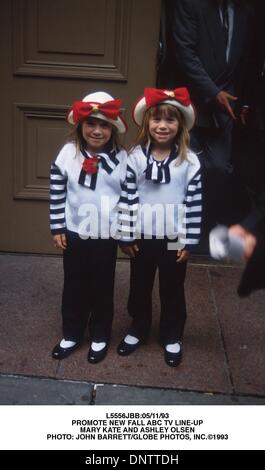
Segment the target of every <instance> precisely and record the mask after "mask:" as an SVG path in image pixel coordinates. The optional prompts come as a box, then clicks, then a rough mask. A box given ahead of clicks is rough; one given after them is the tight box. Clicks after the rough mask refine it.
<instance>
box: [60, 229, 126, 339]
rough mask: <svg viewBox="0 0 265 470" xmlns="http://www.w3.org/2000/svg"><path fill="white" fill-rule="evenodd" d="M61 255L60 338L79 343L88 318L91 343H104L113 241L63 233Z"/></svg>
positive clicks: (108, 322)
mask: <svg viewBox="0 0 265 470" xmlns="http://www.w3.org/2000/svg"><path fill="white" fill-rule="evenodd" d="M66 236H67V249H66V250H65V251H64V253H63V265H64V288H63V297H62V317H63V336H64V338H65V339H66V340H72V341H80V340H81V339H82V337H83V334H84V331H85V328H86V326H87V322H88V319H89V328H90V336H91V339H92V340H93V341H98V342H100V341H108V339H109V336H110V332H111V325H112V319H113V310H114V309H113V289H114V276H115V266H116V252H117V242H116V241H115V240H112V239H109V240H103V239H99V240H93V239H87V240H82V239H81V238H80V237H79V236H78V234H76V233H73V232H68V233H67V235H66Z"/></svg>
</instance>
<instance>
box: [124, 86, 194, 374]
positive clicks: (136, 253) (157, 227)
mask: <svg viewBox="0 0 265 470" xmlns="http://www.w3.org/2000/svg"><path fill="white" fill-rule="evenodd" d="M133 118H134V121H135V122H136V124H137V125H138V126H139V128H140V129H139V134H138V138H137V140H136V144H135V146H134V147H133V149H132V151H131V153H130V154H129V157H128V166H127V177H126V181H125V184H124V185H123V186H122V189H123V191H122V196H121V200H120V210H121V216H120V218H121V225H120V233H121V239H120V246H121V249H122V250H123V251H124V253H126V254H127V255H129V256H130V258H131V260H130V261H131V282H130V294H129V301H128V311H129V314H130V316H131V317H132V324H131V326H130V329H129V331H128V334H127V335H126V336H125V338H124V339H123V340H122V342H121V343H120V344H119V346H118V350H117V351H118V354H120V355H121V356H125V355H129V354H131V353H133V352H134V351H135V350H136V349H137V348H138V346H139V345H141V343H143V342H145V340H146V338H147V336H148V334H149V331H150V327H151V322H152V288H153V283H154V277H155V272H156V269H157V268H158V270H159V284H160V286H159V292H160V300H161V317H160V341H161V343H162V345H163V347H164V355H165V361H166V363H167V364H168V365H169V366H173V367H175V366H177V365H178V364H179V363H180V361H181V357H182V346H181V341H182V336H183V331H184V325H185V320H186V304H185V295H184V280H185V274H186V265H187V259H188V255H189V251H190V250H191V249H192V248H193V247H194V246H195V245H196V244H197V243H198V242H199V237H200V225H201V210H202V207H201V169H200V163H199V160H198V158H197V156H196V155H195V154H194V153H192V152H191V151H190V150H189V147H188V145H189V133H188V131H189V130H190V129H191V128H192V126H193V124H194V120H195V113H194V109H193V106H192V104H191V102H190V97H189V93H188V91H187V89H186V88H178V89H176V90H159V89H155V88H146V89H145V91H144V96H142V97H141V98H140V99H139V100H138V101H137V103H136V105H135V107H134V109H133ZM183 211H184V212H185V214H184V216H183V217H181V214H182V213H183Z"/></svg>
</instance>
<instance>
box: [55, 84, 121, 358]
mask: <svg viewBox="0 0 265 470" xmlns="http://www.w3.org/2000/svg"><path fill="white" fill-rule="evenodd" d="M120 106H121V100H119V99H113V97H112V96H110V95H109V94H108V93H105V92H102V91H98V92H96V93H91V94H89V95H87V96H85V97H84V98H83V100H82V101H76V102H74V104H73V106H72V108H71V110H70V112H69V114H68V122H69V123H70V124H72V125H73V126H74V131H73V134H72V139H71V141H70V142H68V143H67V144H66V145H64V147H63V148H62V149H61V151H60V152H59V154H58V156H57V157H56V159H55V162H54V163H53V164H52V167H51V191H50V195H51V198H50V203H51V204H50V223H51V232H52V235H53V240H54V245H55V246H56V247H58V248H61V249H62V250H63V265H64V288H63V296H62V318H63V339H62V340H61V342H60V343H58V344H57V345H56V346H55V348H54V349H53V351H52V357H53V358H54V359H64V358H65V357H67V356H69V355H70V354H71V353H72V352H73V351H75V349H77V348H78V347H79V346H80V344H81V341H82V338H83V334H84V331H85V328H86V325H87V321H88V319H89V328H90V337H91V345H90V349H89V352H88V361H89V362H90V363H97V362H99V361H101V360H102V359H104V357H105V355H106V353H107V349H108V341H109V337H110V332H111V325H112V317H113V286H114V274H115V264H116V250H117V241H116V240H115V232H116V229H117V224H116V213H117V211H116V207H117V203H118V200H119V198H120V193H121V182H122V181H123V180H124V178H125V174H126V159H127V154H126V152H125V150H123V149H121V146H120V144H119V139H118V134H122V133H124V132H125V131H126V128H127V126H126V123H125V121H124V119H123V117H122V116H121V109H120Z"/></svg>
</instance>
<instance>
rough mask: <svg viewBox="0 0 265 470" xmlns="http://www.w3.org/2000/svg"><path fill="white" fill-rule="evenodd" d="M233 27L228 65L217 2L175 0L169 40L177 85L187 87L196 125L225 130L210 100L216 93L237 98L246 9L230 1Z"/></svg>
mask: <svg viewBox="0 0 265 470" xmlns="http://www.w3.org/2000/svg"><path fill="white" fill-rule="evenodd" d="M234 4H235V6H234V26H233V37H232V42H231V48H230V55H229V60H228V63H227V62H226V48H225V40H224V34H223V30H222V23H221V19H220V14H219V7H218V0H176V2H175V11H174V25H173V37H174V42H175V58H176V61H177V67H178V69H179V70H180V72H181V74H182V76H181V77H179V78H178V85H185V86H187V87H188V88H189V90H190V93H191V97H192V100H193V102H194V104H195V107H196V111H197V125H199V126H205V127H210V126H216V127H219V126H220V127H225V125H226V123H227V119H229V118H228V117H227V116H226V114H224V113H223V112H221V111H220V109H219V107H217V105H216V104H215V102H214V98H215V96H216V95H217V93H218V92H219V91H220V90H223V89H224V90H226V91H228V92H230V93H232V94H235V95H236V96H238V95H239V94H240V91H241V87H242V77H244V65H245V60H247V51H248V47H247V43H248V41H249V33H250V21H249V20H250V15H251V13H250V9H249V7H248V5H247V4H245V2H244V0H240V1H237V0H235V2H234Z"/></svg>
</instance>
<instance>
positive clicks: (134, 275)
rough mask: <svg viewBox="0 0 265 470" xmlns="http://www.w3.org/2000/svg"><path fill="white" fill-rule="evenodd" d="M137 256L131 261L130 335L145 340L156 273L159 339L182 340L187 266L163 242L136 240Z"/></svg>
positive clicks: (149, 320) (167, 342)
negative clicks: (157, 275) (157, 276)
mask: <svg viewBox="0 0 265 470" xmlns="http://www.w3.org/2000/svg"><path fill="white" fill-rule="evenodd" d="M137 244H138V246H139V253H138V254H137V255H136V257H135V258H133V259H131V281H130V294H129V301H128V311H129V314H130V315H131V316H132V317H133V321H132V325H131V328H130V330H129V334H131V335H133V336H136V337H137V338H140V339H145V338H146V337H147V335H148V333H149V330H150V327H151V323H152V289H153V284H154V278H155V273H156V269H157V268H158V270H159V294H160V302H161V317H160V340H161V342H162V343H163V344H170V343H175V342H176V341H178V340H181V339H182V335H183V330H184V325H185V321H186V302H185V293H184V280H185V275H186V267H187V263H186V262H184V263H177V262H176V250H168V249H167V246H168V243H167V241H166V240H139V241H137Z"/></svg>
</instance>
